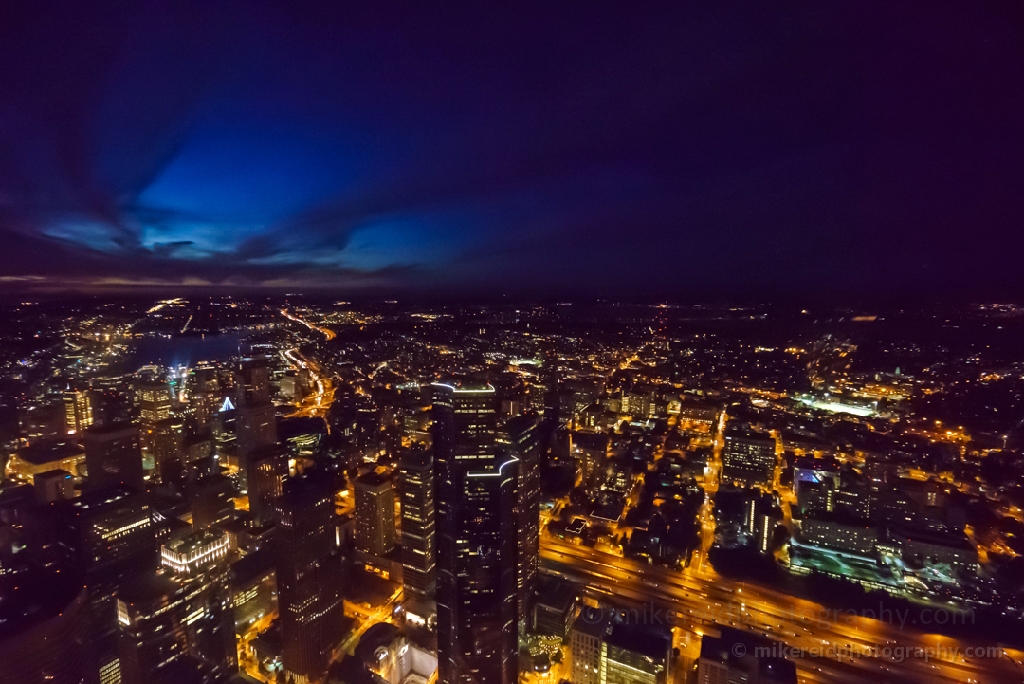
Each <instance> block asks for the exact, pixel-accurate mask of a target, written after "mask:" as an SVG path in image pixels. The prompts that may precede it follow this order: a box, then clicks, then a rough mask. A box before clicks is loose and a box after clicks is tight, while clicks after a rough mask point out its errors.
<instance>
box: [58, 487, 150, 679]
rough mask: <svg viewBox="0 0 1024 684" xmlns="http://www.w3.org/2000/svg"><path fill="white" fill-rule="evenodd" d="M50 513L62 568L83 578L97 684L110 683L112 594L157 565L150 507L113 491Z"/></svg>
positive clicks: (122, 490) (113, 666)
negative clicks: (96, 665)
mask: <svg viewBox="0 0 1024 684" xmlns="http://www.w3.org/2000/svg"><path fill="white" fill-rule="evenodd" d="M54 512H55V514H56V515H57V520H58V524H57V525H56V526H55V530H56V532H57V544H58V546H59V547H60V549H61V551H62V552H63V556H64V561H63V564H64V565H65V566H66V567H67V568H69V569H70V570H71V571H72V572H77V573H81V574H82V575H84V577H85V585H86V588H87V589H88V594H89V613H90V623H91V630H90V631H91V634H92V638H93V639H92V640H93V649H92V650H93V652H94V653H95V655H96V657H97V659H98V668H99V680H100V684H111V683H112V682H116V681H117V678H118V670H119V666H118V650H117V624H118V622H117V592H118V590H119V589H120V587H121V586H122V585H124V584H125V583H127V582H128V580H129V579H130V578H133V577H137V576H140V575H142V574H145V573H147V572H152V568H153V567H154V566H155V565H156V546H155V539H154V536H153V525H152V522H151V520H150V509H149V504H148V503H147V501H146V495H145V494H140V493H138V492H134V491H132V490H131V489H129V488H127V487H116V488H113V489H107V490H102V491H96V492H87V493H86V494H84V495H83V496H81V497H79V498H77V499H73V500H71V501H61V502H58V503H57V504H56V509H55V511H54Z"/></svg>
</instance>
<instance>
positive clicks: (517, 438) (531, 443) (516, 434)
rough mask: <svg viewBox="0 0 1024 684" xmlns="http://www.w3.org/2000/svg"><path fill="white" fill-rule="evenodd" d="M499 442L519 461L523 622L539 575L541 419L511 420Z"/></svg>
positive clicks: (518, 584) (518, 523)
mask: <svg viewBox="0 0 1024 684" xmlns="http://www.w3.org/2000/svg"><path fill="white" fill-rule="evenodd" d="M498 441H499V442H500V443H501V444H502V445H503V446H504V447H505V448H506V450H507V451H508V453H510V454H512V455H513V456H515V457H516V459H518V460H519V478H518V480H519V481H518V483H517V484H516V529H517V530H518V532H519V548H518V552H519V557H518V559H517V566H518V570H517V573H516V589H517V591H518V599H517V604H518V615H519V621H520V622H523V621H525V620H526V615H527V610H528V607H527V605H526V604H527V601H528V600H529V598H530V597H531V596H532V595H533V590H534V588H535V586H536V583H537V574H538V573H539V572H540V418H539V416H537V415H535V414H528V415H523V416H516V417H515V418H512V419H511V420H509V421H508V422H507V423H505V426H504V427H503V428H502V430H501V431H500V432H499V436H498Z"/></svg>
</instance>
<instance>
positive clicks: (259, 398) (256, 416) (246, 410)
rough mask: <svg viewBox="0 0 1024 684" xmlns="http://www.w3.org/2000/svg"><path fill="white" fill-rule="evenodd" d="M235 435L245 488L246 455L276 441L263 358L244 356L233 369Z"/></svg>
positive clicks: (268, 373)
mask: <svg viewBox="0 0 1024 684" xmlns="http://www.w3.org/2000/svg"><path fill="white" fill-rule="evenodd" d="M235 434H236V436H237V442H236V443H237V444H238V460H239V470H240V473H241V478H242V488H243V489H245V490H246V491H248V488H249V473H250V468H249V466H248V461H249V457H250V455H252V454H255V453H256V452H263V451H264V450H266V449H267V448H269V447H272V446H275V445H276V444H277V415H276V413H275V411H274V405H273V404H272V403H271V401H270V369H269V367H268V366H267V362H266V361H265V360H263V359H245V360H243V361H242V362H241V363H240V364H239V365H238V368H237V369H236V370H235Z"/></svg>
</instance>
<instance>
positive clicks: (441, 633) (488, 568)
mask: <svg viewBox="0 0 1024 684" xmlns="http://www.w3.org/2000/svg"><path fill="white" fill-rule="evenodd" d="M433 390H434V403H433V412H434V461H435V476H436V497H437V538H438V556H437V557H438V564H437V565H438V578H437V636H438V675H439V681H441V682H443V683H444V684H514V683H515V682H516V681H517V680H518V668H517V653H518V648H517V644H518V642H517V634H516V593H517V592H516V570H517V568H516V558H517V556H516V542H517V537H516V520H515V511H516V478H517V476H518V468H517V466H518V461H516V459H515V458H514V457H512V456H509V455H504V456H502V455H500V454H499V453H498V448H497V447H498V444H497V439H496V437H497V430H496V428H497V424H496V423H497V406H496V396H495V390H494V388H493V387H491V386H490V385H487V384H470V383H436V384H434V385H433Z"/></svg>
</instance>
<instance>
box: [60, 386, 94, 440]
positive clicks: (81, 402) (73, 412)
mask: <svg viewBox="0 0 1024 684" xmlns="http://www.w3.org/2000/svg"><path fill="white" fill-rule="evenodd" d="M90 425H92V398H91V397H90V396H89V393H88V392H83V391H82V390H75V389H71V388H70V387H68V388H67V389H66V390H65V391H64V426H65V428H66V429H67V433H68V434H69V435H80V434H82V431H83V430H85V428H87V427H89V426H90Z"/></svg>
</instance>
